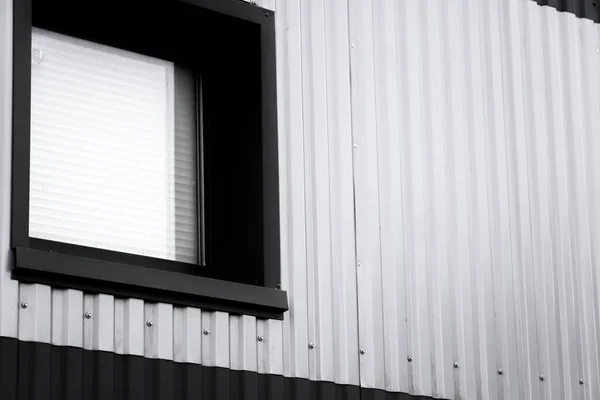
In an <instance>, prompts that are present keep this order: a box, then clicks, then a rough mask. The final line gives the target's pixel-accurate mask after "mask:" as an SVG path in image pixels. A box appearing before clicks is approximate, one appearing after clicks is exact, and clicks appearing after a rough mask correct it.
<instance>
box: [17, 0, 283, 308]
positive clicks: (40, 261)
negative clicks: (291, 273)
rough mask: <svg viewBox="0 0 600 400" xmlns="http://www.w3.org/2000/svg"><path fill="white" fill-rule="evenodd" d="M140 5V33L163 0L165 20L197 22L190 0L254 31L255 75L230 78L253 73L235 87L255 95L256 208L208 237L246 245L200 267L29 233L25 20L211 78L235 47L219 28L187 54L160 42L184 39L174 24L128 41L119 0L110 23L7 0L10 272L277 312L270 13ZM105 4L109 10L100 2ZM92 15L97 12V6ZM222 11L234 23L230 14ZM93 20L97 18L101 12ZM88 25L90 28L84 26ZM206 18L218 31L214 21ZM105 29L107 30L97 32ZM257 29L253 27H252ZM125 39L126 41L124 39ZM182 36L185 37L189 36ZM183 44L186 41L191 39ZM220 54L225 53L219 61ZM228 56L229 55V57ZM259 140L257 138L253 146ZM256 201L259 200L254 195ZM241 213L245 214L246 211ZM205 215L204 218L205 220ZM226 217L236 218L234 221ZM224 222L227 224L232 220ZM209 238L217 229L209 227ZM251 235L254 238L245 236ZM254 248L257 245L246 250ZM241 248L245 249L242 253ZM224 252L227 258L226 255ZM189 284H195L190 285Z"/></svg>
mask: <svg viewBox="0 0 600 400" xmlns="http://www.w3.org/2000/svg"><path fill="white" fill-rule="evenodd" d="M115 4H116V3H115ZM148 4H152V6H149V7H151V8H149V12H150V14H149V15H152V17H151V18H154V19H151V20H149V21H150V22H149V21H146V22H140V24H142V25H141V26H143V27H144V29H145V31H144V32H148V33H150V32H154V31H155V29H153V27H154V25H151V21H157V20H160V19H161V18H163V17H162V15H161V13H160V11H162V10H163V9H162V8H157V7H163V6H164V7H166V8H165V9H164V11H165V13H166V14H168V15H169V17H168V18H171V19H172V18H175V17H174V16H179V17H180V18H181V19H185V20H186V21H187V22H186V23H187V24H188V25H187V26H192V25H197V24H196V19H194V18H196V14H195V13H196V10H190V9H192V8H193V7H192V6H197V7H198V8H199V12H200V14H198V15H204V13H206V12H216V13H219V14H223V15H225V16H226V17H227V18H226V17H221V16H218V15H217V14H211V16H210V18H209V17H206V16H204V17H201V19H202V21H206V22H209V21H211V20H214V19H217V20H218V21H221V18H223V21H225V20H227V21H228V22H226V24H235V25H232V26H234V27H239V29H242V30H244V29H251V32H252V33H253V34H254V33H256V36H253V38H254V37H256V40H255V42H253V46H255V47H252V49H254V48H256V52H255V53H252V54H251V56H252V57H254V56H256V60H255V61H253V63H254V64H253V65H252V69H251V70H252V71H254V72H255V73H254V75H253V76H254V78H253V77H240V76H236V77H235V78H236V79H237V81H236V82H240V81H242V82H245V81H248V80H249V79H248V78H250V79H254V81H252V83H251V84H250V85H249V86H248V87H245V88H243V89H242V90H246V92H245V93H246V96H248V91H250V93H251V94H250V96H251V97H250V98H252V100H254V99H256V100H257V101H255V102H254V101H253V103H254V104H255V105H256V108H255V109H253V111H252V112H254V113H255V114H250V115H251V118H250V120H251V123H252V129H254V132H257V134H256V136H255V137H256V144H257V149H256V150H255V151H256V157H255V160H256V162H255V163H254V164H253V168H255V169H254V170H252V171H255V172H252V173H253V174H255V175H256V181H257V182H260V183H258V184H257V185H256V186H255V187H256V190H255V192H256V194H255V195H254V197H253V201H254V203H252V204H253V205H252V210H255V209H256V212H255V213H254V214H255V215H256V218H254V219H250V218H249V217H246V219H245V220H243V221H242V222H240V225H241V226H243V228H244V229H246V231H245V232H249V234H248V233H247V234H246V236H234V237H233V239H232V240H230V238H229V236H224V235H223V234H222V232H216V233H217V234H219V235H218V245H215V246H218V248H219V250H220V252H221V253H220V254H224V253H225V254H226V253H227V252H229V253H230V254H236V252H235V246H236V243H238V244H244V245H245V249H252V250H250V251H248V250H246V251H247V253H240V255H239V256H236V257H233V258H226V259H219V261H218V262H216V263H214V264H211V263H210V259H208V262H207V265H206V266H202V265H196V264H187V263H181V262H175V261H171V260H163V259H157V258H152V257H145V256H139V255H134V254H127V253H122V252H117V251H111V250H105V249H99V248H92V247H86V246H79V245H74V244H69V243H61V242H55V241H49V240H42V239H37V238H30V237H29V168H30V167H29V163H30V93H31V66H30V63H31V54H30V49H31V30H32V26H34V25H35V26H40V27H42V28H44V29H50V30H55V31H57V32H59V33H64V34H68V35H69V34H70V35H72V36H75V37H81V38H83V39H88V40H95V39H97V40H98V41H99V42H100V43H103V44H106V45H111V46H116V47H122V48H126V49H129V50H131V51H136V49H137V48H138V47H139V49H138V51H139V52H142V53H144V52H146V51H147V52H148V54H149V55H153V56H155V57H161V58H166V59H170V60H172V61H176V62H178V61H177V60H184V61H185V62H189V63H190V65H192V66H194V68H197V70H198V71H199V72H203V71H204V70H203V68H207V70H209V71H211V72H212V75H211V78H213V79H214V78H215V75H214V71H218V70H219V68H218V67H219V66H218V65H216V66H215V65H213V64H212V63H213V61H211V59H214V60H217V61H218V60H221V58H220V56H223V55H226V54H236V51H235V49H232V48H230V47H235V46H236V43H237V42H236V41H233V42H232V39H233V38H236V37H239V35H238V36H235V35H234V34H233V33H232V32H230V31H228V30H227V29H225V31H224V34H226V37H224V38H223V39H224V40H229V42H225V43H229V45H224V44H221V42H220V40H219V39H218V38H217V39H211V40H212V41H206V42H204V44H200V45H199V47H198V48H199V49H200V51H198V52H196V53H194V52H189V49H186V50H185V51H184V50H182V48H183V47H184V46H183V45H182V44H181V43H179V42H176V43H175V44H176V45H175V46H169V45H165V43H167V44H168V41H169V40H171V41H173V40H175V41H176V39H177V38H183V37H186V38H188V39H189V37H191V36H190V35H189V31H186V30H175V31H177V32H175V33H173V32H171V33H169V34H168V35H167V37H165V38H162V37H161V38H160V39H162V41H161V42H160V43H158V42H157V45H156V46H155V47H153V46H152V45H153V43H154V41H153V40H155V39H156V38H155V37H153V38H146V37H145V36H143V35H142V36H140V35H138V36H135V37H132V39H131V40H128V39H127V35H126V33H127V32H129V30H128V29H129V28H130V27H129V25H128V24H130V23H131V24H134V23H137V22H130V21H134V20H136V19H135V18H134V17H135V16H137V14H136V12H137V11H136V10H133V9H132V7H134V2H131V3H128V2H125V3H123V2H119V3H118V5H119V7H120V8H119V10H120V11H122V12H119V13H113V14H106V15H116V16H118V18H121V19H118V20H115V21H118V24H116V25H115V26H110V27H108V26H109V25H110V24H106V22H105V21H102V22H101V23H100V24H98V22H97V21H94V20H92V19H90V20H86V19H85V18H81V19H77V18H74V19H73V18H70V17H69V16H68V15H66V14H65V13H63V11H66V10H67V9H68V7H78V8H77V9H78V10H79V11H80V12H82V14H81V15H80V17H83V16H88V17H89V16H90V15H91V14H93V12H91V11H90V10H92V11H93V10H96V8H95V7H96V5H91V4H87V3H85V4H84V3H81V2H78V1H73V0H60V1H57V2H51V1H46V0H14V60H13V61H14V65H13V71H14V74H13V80H14V84H13V88H14V89H13V169H12V237H11V242H12V243H11V246H12V247H13V248H14V249H16V251H17V257H16V259H17V265H16V267H15V270H14V271H13V277H14V278H15V279H18V280H23V281H27V282H40V283H47V284H51V285H54V286H61V287H74V288H79V289H83V290H88V291H93V292H106V293H113V294H116V295H123V296H133V297H141V298H144V299H149V300H156V301H168V302H171V303H174V304H184V305H196V306H202V307H204V308H210V309H219V310H224V311H230V312H236V313H245V314H250V315H257V316H261V317H268V318H282V315H283V312H284V311H286V310H287V295H286V292H284V291H277V290H275V288H277V287H279V283H280V262H281V261H280V248H279V246H280V237H279V234H280V232H279V175H278V146H277V107H276V104H277V103H276V101H277V90H276V71H275V70H276V68H275V24H274V15H273V12H271V11H268V10H265V9H263V8H260V7H257V6H254V5H251V4H248V3H245V2H242V1H239V0H179V1H168V2H167V1H165V2H162V3H148ZM182 4H187V5H182ZM38 6H39V7H38ZM86 7H87V8H86ZM103 7H104V6H103ZM106 7H108V9H109V10H112V9H111V8H110V7H109V6H106ZM106 7H104V8H103V9H102V10H103V12H105V13H106V12H107V11H106V10H107V8H106ZM36 10H37V12H36ZM132 10H133V11H132ZM142 11H143V10H142ZM189 11H193V15H194V16H193V17H189V15H188V14H190V13H189ZM111 12H112V11H111ZM100 15H102V14H101V13H100ZM90 18H91V17H90ZM168 18H167V19H168ZM228 18H229V19H228ZM231 18H233V19H235V21H234V22H231V21H232V19H231ZM97 19H101V17H98V18H97ZM177 20H179V19H177ZM82 21H83V22H89V24H88V23H82ZM38 24H39V25H38ZM215 24H216V23H213V24H212V25H210V26H211V27H212V26H213V25H215ZM218 24H221V22H218ZM90 25H91V26H92V27H91V28H88V26H90ZM182 26H183V24H182ZM215 26H217V27H218V29H221V25H215ZM227 26H229V25H227ZM250 27H251V28H250ZM105 29H106V31H107V33H106V34H104V33H103V32H104V30H105ZM235 29H238V28H235ZM63 30H64V31H63ZM221 30H223V29H221ZM244 32H245V31H244ZM259 32H260V35H258V33H259ZM153 35H156V33H153ZM177 35H179V36H177ZM124 37H125V39H123V38H124ZM193 37H195V36H193ZM193 37H192V39H193ZM202 37H205V36H202ZM193 40H195V39H193ZM236 40H237V39H236ZM253 40H254V39H253ZM259 41H260V42H259ZM185 43H188V44H189V42H185ZM243 43H245V42H243ZM192 44H195V42H194V43H192ZM204 45H206V46H204ZM203 46H204V47H203ZM228 46H229V47H228ZM240 46H241V44H239V45H237V47H240ZM253 51H254V50H253ZM259 51H260V54H259ZM217 61H214V62H217ZM227 61H229V59H227V60H224V61H221V62H227ZM205 64H207V65H208V66H206V65H205ZM229 64H237V63H231V62H229ZM259 64H260V65H259ZM230 69H231V66H230ZM228 73H229V74H230V73H231V71H230V70H228V71H227V72H225V73H224V76H222V77H221V76H220V75H217V76H218V77H219V79H220V78H223V79H226V80H227V78H230V79H228V80H231V79H232V78H234V77H232V76H231V75H226V74H228ZM259 74H260V76H259ZM224 82H225V81H224ZM214 86H215V85H213V87H214ZM220 101H221V103H219V104H220V105H226V104H227V103H224V102H223V99H220ZM251 103H252V102H251ZM259 103H260V104H259ZM213 108H214V107H213ZM238 111H239V110H237V109H235V108H233V109H227V110H224V109H223V110H220V111H218V112H217V117H215V118H213V120H215V121H216V120H217V119H223V118H224V117H229V115H224V114H226V113H227V114H230V113H234V114H235V113H236V112H238ZM246 118H248V111H246ZM213 126H214V124H213ZM229 128H231V125H229ZM213 133H214V134H216V135H218V134H223V133H224V132H221V131H216V132H213ZM225 133H227V132H225ZM259 141H261V144H260V145H259V143H258V142H259ZM261 146H262V147H261ZM200 150H201V149H200ZM238 151H239V150H238ZM258 153H261V157H262V158H258ZM253 156H254V154H253ZM261 165H262V169H261ZM236 168H240V166H237V165H236ZM242 168H243V166H242ZM248 170H249V169H248ZM253 178H254V176H253ZM259 185H262V186H259ZM253 190H254V189H253ZM215 193H216V192H215ZM220 196H221V197H219V198H217V199H215V200H214V201H213V202H212V203H213V204H215V203H218V202H219V201H222V200H223V198H224V196H225V198H229V197H231V193H230V192H229V191H228V192H225V193H220ZM228 196H229V197H228ZM210 200H211V199H209V202H210ZM261 201H262V203H260V202H261ZM237 204H239V203H237ZM248 204H250V203H248ZM248 208H250V207H249V206H246V209H248ZM250 214H251V213H248V212H246V213H245V215H250ZM238 215H239V213H238ZM209 217H210V216H209ZM230 220H231V218H230V219H229V220H227V222H230ZM204 222H207V221H204ZM208 222H210V218H209V221H208ZM232 222H233V223H237V220H236V221H232ZM209 225H210V224H209ZM221 225H223V224H221ZM228 229H230V230H232V229H231V228H228ZM215 237H217V236H216V235H215ZM240 238H241V239H240ZM254 238H260V239H258V240H254ZM205 239H206V240H207V241H209V242H210V243H215V242H217V239H215V238H211V237H207V238H205ZM244 239H248V240H244ZM245 242H247V243H245ZM230 248H231V249H230ZM254 249H258V250H256V251H255V250H254ZM212 250H213V249H208V251H207V254H208V255H209V256H210V253H211V251H212ZM261 251H262V253H261ZM246 255H249V256H250V257H246ZM245 257H246V258H245ZM250 258H251V259H250ZM49 260H50V261H49ZM232 260H235V261H236V262H232ZM200 264H201V263H200ZM118 271H119V273H118ZM123 271H128V272H127V274H129V275H127V274H125V275H123V273H122V272H123ZM184 274H185V275H184ZM221 280H222V281H221ZM192 282H194V283H195V284H197V285H198V286H199V287H198V288H194V287H191V286H190V285H191V283H192ZM263 286H264V287H263ZM207 287H212V288H219V290H207Z"/></svg>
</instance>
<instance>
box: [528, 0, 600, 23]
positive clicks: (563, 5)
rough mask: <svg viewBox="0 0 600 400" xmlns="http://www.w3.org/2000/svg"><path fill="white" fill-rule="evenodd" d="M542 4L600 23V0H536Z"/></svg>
mask: <svg viewBox="0 0 600 400" xmlns="http://www.w3.org/2000/svg"><path fill="white" fill-rule="evenodd" d="M534 1H536V2H537V3H538V4H539V5H540V6H548V7H552V8H556V9H557V10H558V11H564V12H569V13H571V14H575V15H576V16H577V17H579V18H586V19H591V20H592V21H594V22H596V23H600V0H534Z"/></svg>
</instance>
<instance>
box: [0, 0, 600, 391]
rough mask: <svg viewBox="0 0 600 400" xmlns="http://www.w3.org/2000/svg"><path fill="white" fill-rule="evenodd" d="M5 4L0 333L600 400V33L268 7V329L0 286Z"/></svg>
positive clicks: (206, 315) (535, 13)
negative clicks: (271, 51) (274, 268)
mask: <svg viewBox="0 0 600 400" xmlns="http://www.w3.org/2000/svg"><path fill="white" fill-rule="evenodd" d="M11 3H12V2H11V1H10V0H0V5H1V7H0V19H1V20H2V24H0V26H1V27H2V28H0V29H1V31H0V32H1V33H0V54H2V58H3V60H4V62H3V63H1V64H0V72H1V74H0V76H1V77H2V80H1V81H0V86H1V88H2V91H1V93H3V95H2V96H0V106H1V107H0V113H2V114H1V117H2V118H0V122H1V123H2V135H0V139H1V142H0V150H1V151H2V155H1V156H0V163H1V164H0V165H1V168H0V173H1V174H2V175H1V179H0V184H1V188H2V190H1V191H0V193H2V195H1V197H0V198H1V200H2V201H1V203H0V204H1V206H2V209H1V212H0V221H1V224H0V226H1V229H2V230H1V233H0V234H1V236H0V239H1V240H0V250H2V251H1V253H0V254H1V257H2V263H3V265H4V266H5V267H4V268H3V269H2V275H1V279H0V291H1V293H0V296H1V301H2V307H1V308H0V334H2V335H3V336H10V337H17V338H20V339H23V340H36V341H42V342H49V343H54V344H62V345H72V346H76V347H84V348H90V349H102V350H108V351H114V352H117V353H123V354H138V355H145V356H147V357H152V358H164V359H175V360H177V361H189V362H195V363H202V364H205V365H217V366H223V367H229V368H233V369H247V370H254V371H259V372H267V373H274V374H284V375H286V376H291V377H303V378H310V379H316V380H328V381H335V382H338V383H350V384H359V383H360V384H361V385H363V386H365V387H376V388H380V389H387V390H389V391H404V392H410V393H414V394H423V395H433V396H437V397H445V398H460V399H476V398H482V399H488V398H489V399H509V398H510V399H516V398H522V399H541V398H552V399H575V398H577V399H598V398H600V360H599V358H600V345H599V342H600V337H599V334H600V298H599V296H598V289H599V288H600V269H599V262H600V261H599V258H598V257H599V256H598V254H599V253H600V227H599V225H600V224H599V222H600V211H598V209H597V207H596V204H600V134H598V133H597V132H598V126H600V74H598V71H600V28H599V25H597V24H594V23H593V22H591V21H589V20H581V19H577V18H576V17H575V16H574V15H572V14H567V13H559V12H557V11H556V10H555V9H553V8H550V7H540V6H539V5H538V4H537V3H536V2H534V1H530V0H515V1H504V0H479V1H467V0H446V1H440V0H421V1H416V0H279V1H277V2H275V0H271V1H268V2H267V1H264V3H260V2H259V4H262V5H263V6H266V7H267V8H271V9H275V10H276V18H277V35H278V37H277V39H278V41H277V60H278V61H277V62H278V92H279V98H278V104H279V127H280V171H281V210H282V214H281V224H282V225H281V232H282V238H281V243H282V244H281V245H282V267H283V270H282V274H283V282H282V284H283V287H284V288H285V289H286V290H288V294H289V300H290V306H291V310H290V312H289V313H287V314H286V316H285V321H284V322H279V321H262V320H256V319H255V318H253V317H235V316H229V315H227V314H225V313H220V312H217V313H212V312H204V311H201V310H197V309H190V308H186V309H182V308H177V307H175V308H174V307H172V306H170V305H167V304H144V302H142V301H140V300H133V299H132V300H119V299H114V298H113V297H112V296H107V295H98V296H91V295H84V294H82V293H81V292H78V291H73V290H67V291H64V290H51V289H50V288H48V287H45V286H42V285H19V284H17V283H16V282H14V281H11V280H10V277H9V273H8V272H7V267H6V266H8V265H10V259H9V257H10V255H9V254H10V252H9V250H8V243H9V240H8V239H9V232H8V230H9V224H8V212H9V204H8V199H9V196H8V190H7V189H8V187H9V182H10V174H9V170H8V167H9V166H10V161H9V154H10V121H9V116H10V111H11V108H10V107H11V106H10V96H9V93H10V81H11V75H10V74H11V72H10V62H9V61H8V60H10V46H11V38H10V32H11V27H10V21H11V13H10V7H11ZM357 289H358V290H357ZM21 301H27V302H28V307H27V308H25V309H23V308H20V307H19V304H20V302H21ZM357 310H358V313H357ZM86 311H90V312H92V318H91V319H85V318H84V317H83V314H84V312H86ZM149 319H151V320H153V321H154V325H153V326H152V327H148V326H147V325H145V322H146V321H147V320H149ZM205 328H207V329H209V330H210V334H209V335H204V334H202V330H203V329H205ZM257 335H264V336H265V340H264V341H262V342H259V341H257V340H256V337H257ZM359 338H360V339H359ZM310 342H312V343H315V349H314V350H310V349H309V348H308V343H310ZM359 348H364V349H365V351H366V353H365V354H364V355H362V356H359V353H358V349H359ZM408 356H411V357H412V358H413V361H412V362H408V360H407V357H408ZM455 362H456V363H457V365H458V368H455V367H454V363H455ZM359 367H360V368H359ZM499 369H502V370H503V375H499V374H498V370H499ZM541 375H544V377H545V380H544V381H541V380H540V376H541ZM580 378H581V379H583V380H584V384H583V385H580V384H579V379H580Z"/></svg>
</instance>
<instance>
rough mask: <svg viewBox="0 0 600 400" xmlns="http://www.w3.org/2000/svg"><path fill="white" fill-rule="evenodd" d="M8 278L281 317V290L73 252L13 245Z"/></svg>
mask: <svg viewBox="0 0 600 400" xmlns="http://www.w3.org/2000/svg"><path fill="white" fill-rule="evenodd" d="M15 250H16V266H15V268H14V270H13V272H12V277H13V278H14V279H17V280H19V281H22V282H28V283H42V284H47V285H51V286H54V287H61V288H70V289H80V290H83V291H86V292H92V293H107V294H112V295H115V296H119V297H134V298H140V299H143V300H147V301H156V302H165V303H171V304H174V305H179V306H192V307H200V308H203V309H207V310H216V311H225V312H229V313H232V314H246V315H254V316H256V317H259V318H271V319H280V320H281V319H283V313H284V312H285V311H287V310H288V301H287V293H286V292H285V291H283V290H277V289H271V288H265V287H260V286H252V285H246V284H242V283H236V282H228V281H223V280H218V279H211V278H204V277H199V276H192V275H186V274H182V273H176V272H169V271H164V270H158V269H152V268H144V267H139V266H132V265H127V264H120V263H116V262H110V261H103V260H96V259H91V258H84V257H78V256H72V255H67V254H62V253H57V252H52V251H44V250H35V249H29V248H25V247H17V248H16V249H15Z"/></svg>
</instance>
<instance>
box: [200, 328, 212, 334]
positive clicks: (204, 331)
mask: <svg viewBox="0 0 600 400" xmlns="http://www.w3.org/2000/svg"><path fill="white" fill-rule="evenodd" d="M202 333H204V334H205V335H210V331H209V330H208V329H205V330H203V331H202Z"/></svg>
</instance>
